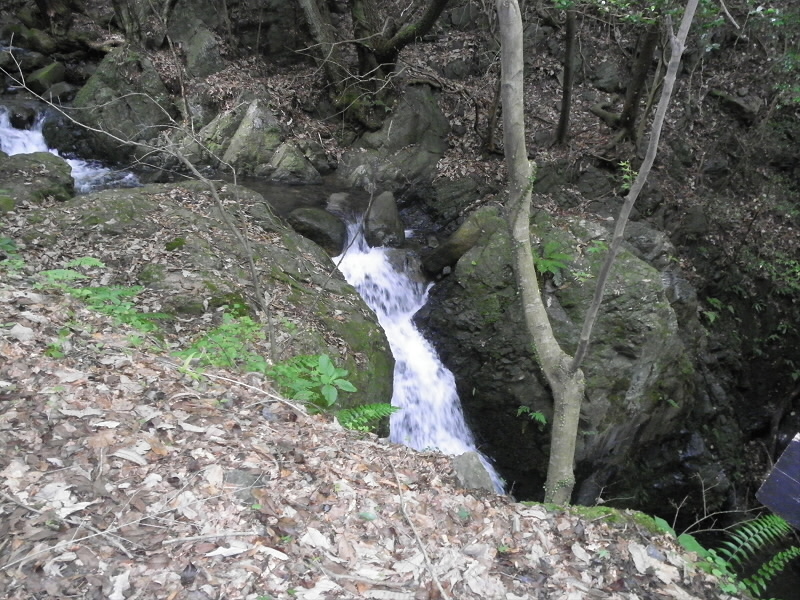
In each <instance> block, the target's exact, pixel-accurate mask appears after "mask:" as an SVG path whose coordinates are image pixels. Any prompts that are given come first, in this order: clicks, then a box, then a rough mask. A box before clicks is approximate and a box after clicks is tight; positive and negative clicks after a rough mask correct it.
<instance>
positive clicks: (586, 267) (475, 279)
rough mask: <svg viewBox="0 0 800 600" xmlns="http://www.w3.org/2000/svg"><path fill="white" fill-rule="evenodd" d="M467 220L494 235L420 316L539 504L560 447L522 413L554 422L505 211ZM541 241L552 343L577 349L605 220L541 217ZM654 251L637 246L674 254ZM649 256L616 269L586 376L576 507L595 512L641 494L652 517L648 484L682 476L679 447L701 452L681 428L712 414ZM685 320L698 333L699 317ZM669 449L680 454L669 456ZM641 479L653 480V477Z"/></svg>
mask: <svg viewBox="0 0 800 600" xmlns="http://www.w3.org/2000/svg"><path fill="white" fill-rule="evenodd" d="M468 223H473V224H474V225H475V226H476V227H477V224H478V223H480V225H481V227H480V229H481V230H483V231H484V232H485V233H484V234H483V235H482V236H481V237H480V239H479V240H478V241H477V243H475V244H474V245H472V246H471V248H470V249H468V250H467V251H466V253H464V254H463V256H461V258H460V259H459V260H458V262H457V263H456V266H455V269H454V271H453V274H452V276H450V277H448V278H445V279H444V280H443V281H442V282H441V283H439V284H437V286H435V287H434V289H433V290H432V292H431V300H430V302H429V303H428V305H427V306H426V307H425V308H424V309H423V310H422V311H421V312H420V313H419V314H418V317H417V318H418V322H419V323H420V324H421V325H422V326H423V327H424V328H425V329H427V330H428V331H429V333H430V334H431V336H432V337H433V338H434V339H436V340H437V349H438V350H439V352H440V354H441V357H442V360H443V362H444V363H445V364H446V365H447V366H448V367H449V368H450V369H451V370H452V371H453V372H454V374H455V375H456V380H457V381H458V387H459V393H460V396H461V399H462V402H463V404H464V408H465V412H466V414H467V416H468V419H469V420H470V422H471V425H472V427H473V429H474V431H475V433H476V435H477V436H478V438H479V439H480V440H481V441H483V442H484V444H485V445H483V446H481V448H482V450H484V451H485V452H486V453H487V454H488V455H490V456H492V457H493V458H494V460H495V461H496V462H497V466H498V468H499V470H500V472H501V474H502V475H503V476H504V477H506V478H507V480H509V481H510V482H515V487H514V490H515V493H516V494H518V495H519V496H522V497H534V498H535V497H538V496H539V495H540V493H541V484H543V482H544V476H545V473H546V469H547V449H548V446H549V438H548V434H547V433H546V432H545V431H542V430H540V429H539V428H538V427H537V426H536V424H535V423H533V422H532V421H529V420H526V419H525V417H524V415H523V416H522V417H520V416H518V410H519V408H520V407H521V406H523V407H527V409H529V410H530V411H531V412H533V411H541V412H542V413H543V414H544V415H545V416H546V417H547V418H548V422H550V419H551V417H552V400H551V395H550V392H549V391H548V389H547V384H546V382H545V380H544V378H543V376H542V375H541V373H540V371H539V369H538V366H537V362H536V358H535V354H534V352H533V351H532V349H531V347H530V343H529V341H528V337H527V333H526V328H525V323H524V318H523V315H522V309H521V306H520V305H519V300H518V298H517V295H516V289H515V276H514V270H513V263H512V257H511V246H510V239H509V236H508V233H507V226H506V224H505V219H504V217H503V215H502V213H501V210H500V208H498V207H488V208H484V209H481V211H479V213H478V214H476V215H475V216H474V217H473V218H472V219H471V220H470V221H468ZM471 227H472V225H470V228H471ZM531 233H532V236H533V239H534V242H535V246H536V247H538V249H539V250H538V252H539V253H540V260H539V269H540V271H545V274H544V276H543V279H544V286H543V287H544V289H543V293H544V296H545V301H546V304H547V306H548V312H549V315H550V320H551V323H552V325H553V329H554V332H555V334H556V337H557V338H558V340H559V341H560V343H561V344H562V345H563V346H564V347H565V349H566V350H567V351H568V352H573V351H574V349H575V346H576V343H577V340H578V336H579V333H580V327H581V325H582V321H583V315H584V312H585V309H586V307H587V306H588V303H589V301H590V299H591V295H592V294H593V292H594V279H593V277H594V275H595V274H596V273H597V272H598V270H599V267H600V264H601V262H602V260H603V257H604V254H605V251H604V250H603V247H604V246H603V243H604V241H606V240H608V239H609V238H610V235H609V232H608V231H607V230H606V228H605V227H604V226H603V225H601V224H599V223H592V222H588V221H578V220H569V219H555V218H554V219H552V220H550V218H548V217H544V216H539V217H538V218H536V219H534V222H533V223H532V229H531ZM638 235H639V237H642V236H644V235H645V234H644V232H643V231H641V230H639V232H638ZM634 237H635V236H634ZM656 237H657V236H656ZM648 240H649V241H648V242H645V241H642V240H640V241H639V246H641V247H644V248H649V249H650V258H651V259H652V260H653V261H655V262H658V261H659V260H660V258H663V257H664V256H663V255H664V253H665V252H667V251H668V250H669V246H668V244H667V245H666V246H663V245H662V246H660V247H659V245H658V244H657V243H655V242H653V241H652V239H650V238H648ZM470 241H472V238H471V239H470ZM659 248H660V249H659ZM637 255H640V256H641V255H643V252H642V250H641V249H639V248H637V247H636V246H633V245H630V244H629V245H628V246H627V249H624V250H622V251H621V253H620V255H619V258H618V259H617V263H616V264H615V267H614V268H613V270H612V276H611V280H610V282H609V284H608V286H607V288H606V299H605V302H604V304H603V306H602V308H601V314H600V319H599V321H598V324H597V325H596V327H595V332H594V335H593V341H592V344H591V349H590V354H589V357H588V359H587V361H586V363H585V366H584V372H585V374H586V377H587V392H586V398H585V400H584V405H583V411H582V425H581V431H580V436H579V440H578V450H577V457H576V458H577V462H578V464H577V472H578V477H579V481H578V486H577V488H576V489H577V495H578V496H579V498H578V499H579V500H581V501H583V502H585V503H589V504H594V503H595V502H596V501H597V498H598V497H599V496H600V493H601V491H602V493H603V495H604V496H608V495H609V494H610V495H613V496H614V497H620V496H633V497H634V498H635V500H634V501H633V502H632V503H633V504H636V505H637V506H640V507H641V506H646V505H647V501H648V496H650V495H651V494H652V490H651V489H650V488H649V487H648V486H650V485H654V484H656V483H657V482H656V479H657V478H658V477H660V476H661V475H662V472H661V471H660V469H668V468H672V469H675V470H679V471H680V464H679V463H680V461H681V458H680V456H681V453H680V452H676V451H675V450H676V448H675V447H674V445H675V444H677V445H679V446H680V445H681V444H682V443H685V444H686V445H687V446H689V445H692V442H691V435H692V434H690V433H687V434H685V435H684V434H683V433H682V431H683V430H686V431H687V432H689V431H691V430H692V429H693V428H695V427H697V428H699V426H700V423H699V422H695V423H691V424H690V423H689V420H690V419H689V417H690V415H698V414H700V412H701V411H700V410H699V408H698V406H697V402H696V400H695V388H696V385H697V378H696V374H695V368H694V366H693V349H692V348H688V347H687V346H686V344H685V343H684V341H683V339H682V336H681V331H682V325H681V324H680V323H679V321H678V315H677V314H676V311H675V309H673V307H672V305H671V304H670V300H669V298H668V296H667V288H668V286H667V285H665V283H664V278H663V277H662V273H660V272H659V271H658V270H656V269H655V268H653V267H652V266H651V265H650V264H648V263H647V262H645V261H644V260H642V259H641V258H638V257H637ZM673 293H674V292H673ZM684 318H687V319H694V320H695V322H696V314H694V315H691V316H686V315H685V314H684ZM698 435H699V434H698ZM667 439H669V440H671V444H672V447H670V449H669V451H668V452H666V451H665V452H660V451H659V448H660V444H661V443H662V442H663V441H664V440H667ZM676 439H677V440H678V441H677V442H676V441H675V440H676ZM680 440H683V442H681V441H680ZM694 445H695V446H697V443H694ZM700 454H702V453H695V457H699V455H700ZM704 460H708V456H707V455H705V457H704ZM648 463H649V466H650V468H649V469H648V468H647V467H648ZM632 465H636V467H635V468H633V467H632ZM654 465H658V469H654V468H653V466H654ZM643 473H646V474H649V476H650V477H652V479H650V480H649V481H648V480H645V479H642V474H643ZM723 487H724V485H723Z"/></svg>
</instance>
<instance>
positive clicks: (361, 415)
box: [336, 403, 400, 431]
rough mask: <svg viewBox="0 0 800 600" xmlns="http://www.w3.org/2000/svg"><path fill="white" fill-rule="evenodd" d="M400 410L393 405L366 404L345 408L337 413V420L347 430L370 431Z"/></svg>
mask: <svg viewBox="0 0 800 600" xmlns="http://www.w3.org/2000/svg"><path fill="white" fill-rule="evenodd" d="M398 410H400V408H399V407H397V406H392V405H391V404H385V403H376V404H364V405H362V406H356V407H354V408H343V409H342V410H339V411H337V412H336V418H337V419H339V423H341V424H342V427H344V428H346V429H355V430H356V431H370V430H371V429H373V428H374V427H375V426H376V425H377V424H378V421H380V420H381V419H385V418H386V417H389V416H391V415H392V413H395V412H397V411H398Z"/></svg>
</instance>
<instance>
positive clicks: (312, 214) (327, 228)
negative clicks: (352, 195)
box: [287, 208, 347, 256]
mask: <svg viewBox="0 0 800 600" xmlns="http://www.w3.org/2000/svg"><path fill="white" fill-rule="evenodd" d="M287 221H288V223H289V225H291V226H292V228H293V229H294V230H295V231H296V232H297V233H299V234H300V235H302V236H305V237H307V238H308V239H310V240H311V241H312V242H314V243H315V244H318V245H319V246H321V247H322V249H323V250H325V252H327V253H328V254H330V255H331V256H338V255H339V254H341V253H342V250H343V249H344V244H345V242H346V241H347V227H346V226H345V224H344V223H343V222H342V220H341V219H340V218H338V217H336V216H334V215H332V214H331V213H329V212H328V211H326V210H322V209H321V208H298V209H295V210H293V211H292V212H291V213H289V216H288V218H287Z"/></svg>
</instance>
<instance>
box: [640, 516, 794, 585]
mask: <svg viewBox="0 0 800 600" xmlns="http://www.w3.org/2000/svg"><path fill="white" fill-rule="evenodd" d="M654 520H655V522H656V525H657V526H658V527H659V529H661V530H662V531H665V532H668V533H671V534H672V535H673V536H675V530H674V529H672V527H670V526H669V524H668V523H667V522H666V521H664V520H663V519H660V518H658V517H655V518H654ZM792 531H793V530H792V526H791V525H789V523H787V522H786V520H785V519H783V518H782V517H779V516H778V515H773V514H764V515H760V516H759V517H756V518H755V519H753V520H751V521H747V522H745V523H741V524H740V525H738V526H736V528H735V529H734V530H733V532H732V533H730V532H729V536H730V539H729V540H726V541H725V542H723V543H722V544H721V545H720V546H719V547H718V548H709V549H707V548H704V547H703V545H702V544H700V542H698V541H697V540H696V539H695V538H694V536H692V535H691V534H688V533H683V534H681V535H679V536H676V538H677V540H678V542H679V543H680V544H681V546H683V547H684V548H685V549H686V550H688V551H689V552H695V553H697V555H698V556H699V557H700V559H701V561H700V562H699V563H698V566H699V567H701V568H703V569H705V570H706V571H708V572H709V573H711V574H712V575H714V576H715V577H717V578H718V579H719V580H720V589H721V590H722V591H723V592H725V593H727V594H741V593H742V592H744V591H747V592H749V593H750V594H752V595H753V596H754V597H755V598H760V597H761V596H760V595H761V593H763V592H764V591H766V589H767V585H768V584H769V582H770V581H771V580H772V579H773V578H774V577H775V576H776V575H777V574H778V573H780V572H781V571H782V570H783V569H784V568H785V567H786V565H787V564H788V563H789V561H790V560H793V559H794V558H797V557H800V547H798V546H791V547H789V548H786V549H784V550H781V551H779V552H777V553H776V554H775V555H774V556H772V558H770V559H769V560H767V561H766V562H764V563H762V564H761V565H759V567H758V568H757V569H756V571H755V573H754V574H753V575H750V576H749V577H745V578H742V577H741V576H740V575H739V574H738V573H737V569H738V570H741V569H742V568H743V567H744V566H745V564H746V563H747V562H748V561H751V560H752V559H753V558H754V557H755V556H756V555H757V554H758V553H759V552H762V551H763V550H764V549H765V548H767V547H769V546H770V545H773V544H777V543H779V542H781V541H783V540H785V539H787V538H788V537H789V536H790V535H791V534H792Z"/></svg>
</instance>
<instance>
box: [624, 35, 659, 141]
mask: <svg viewBox="0 0 800 600" xmlns="http://www.w3.org/2000/svg"><path fill="white" fill-rule="evenodd" d="M659 37H660V27H659V24H658V23H657V22H655V23H651V24H650V25H649V26H648V27H647V31H645V32H644V34H643V35H642V37H641V39H640V40H639V43H638V44H637V53H636V57H635V58H634V61H633V67H632V68H631V79H630V81H629V82H628V89H627V90H626V91H625V104H624V105H623V106H622V113H621V114H620V116H619V127H620V128H621V129H622V130H623V131H624V132H625V135H626V136H627V137H628V139H630V140H633V141H635V140H636V117H637V116H638V115H639V104H641V100H642V92H643V91H644V84H645V82H646V81H647V73H648V72H649V71H650V63H652V61H653V52H655V49H656V46H658V38H659Z"/></svg>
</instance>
